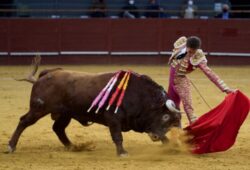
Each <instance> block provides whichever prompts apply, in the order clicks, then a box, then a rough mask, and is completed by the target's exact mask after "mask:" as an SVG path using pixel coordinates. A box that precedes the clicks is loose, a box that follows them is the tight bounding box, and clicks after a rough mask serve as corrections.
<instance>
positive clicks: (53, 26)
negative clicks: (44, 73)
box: [0, 18, 250, 65]
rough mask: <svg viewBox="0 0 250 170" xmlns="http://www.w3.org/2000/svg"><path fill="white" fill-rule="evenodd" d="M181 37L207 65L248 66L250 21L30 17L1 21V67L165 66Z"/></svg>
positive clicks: (249, 57)
mask: <svg viewBox="0 0 250 170" xmlns="http://www.w3.org/2000/svg"><path fill="white" fill-rule="evenodd" d="M183 35H185V36H191V35H197V36H199V37H201V39H202V49H203V51H204V52H205V53H206V54H207V56H208V57H209V62H210V64H225V65H228V64H229V65H231V64H234V65H235V64H250V43H249V42H250V20H241V19H232V20H220V19H208V20H200V19H191V20H184V19H31V18H25V19H1V20H0V64H2V65H3V64H28V63H30V57H33V56H34V55H35V54H41V55H42V57H43V62H44V63H46V64H116V63H118V64H165V63H167V60H168V57H169V55H170V54H171V50H172V48H173V45H172V44H173V42H174V41H175V40H176V39H177V38H178V37H180V36H183Z"/></svg>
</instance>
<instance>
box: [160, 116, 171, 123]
mask: <svg viewBox="0 0 250 170" xmlns="http://www.w3.org/2000/svg"><path fill="white" fill-rule="evenodd" d="M169 119H170V116H169V115H168V114H165V115H163V116H162V121H163V122H167V121H168V120H169Z"/></svg>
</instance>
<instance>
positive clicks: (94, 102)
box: [87, 71, 120, 112]
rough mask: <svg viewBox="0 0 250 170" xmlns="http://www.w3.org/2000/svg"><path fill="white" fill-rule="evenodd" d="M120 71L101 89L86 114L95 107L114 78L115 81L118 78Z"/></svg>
mask: <svg viewBox="0 0 250 170" xmlns="http://www.w3.org/2000/svg"><path fill="white" fill-rule="evenodd" d="M119 74H120V71H119V72H117V73H116V74H115V75H114V76H113V77H112V78H111V79H110V80H109V82H108V83H107V85H106V86H105V87H104V88H103V89H102V91H101V92H100V93H99V94H98V96H97V97H96V98H95V100H94V101H93V102H92V104H91V106H90V108H89V109H88V111H87V112H90V111H91V109H92V108H93V107H94V106H96V105H97V103H98V102H99V100H100V99H101V98H102V96H103V94H104V93H105V92H106V90H107V89H108V88H109V86H110V85H111V84H112V82H113V81H114V80H115V78H116V79H117V77H118V76H119Z"/></svg>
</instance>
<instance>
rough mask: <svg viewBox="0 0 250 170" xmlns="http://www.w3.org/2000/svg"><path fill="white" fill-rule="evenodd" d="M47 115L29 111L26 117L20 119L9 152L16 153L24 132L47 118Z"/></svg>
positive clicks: (10, 142)
mask: <svg viewBox="0 0 250 170" xmlns="http://www.w3.org/2000/svg"><path fill="white" fill-rule="evenodd" d="M46 114H47V113H40V112H32V111H29V112H28V113H26V114H25V115H23V116H22V117H21V118H20V121H19V124H18V126H17V128H16V130H15V132H14V133H13V135H12V137H11V139H10V141H9V148H8V149H9V152H10V153H11V152H14V151H15V149H16V145H17V142H18V140H19V137H20V135H21V134H22V132H23V131H24V130H25V129H26V128H27V127H28V126H30V125H33V124H34V123H35V122H36V121H38V120H39V119H40V118H42V117H43V116H45V115H46Z"/></svg>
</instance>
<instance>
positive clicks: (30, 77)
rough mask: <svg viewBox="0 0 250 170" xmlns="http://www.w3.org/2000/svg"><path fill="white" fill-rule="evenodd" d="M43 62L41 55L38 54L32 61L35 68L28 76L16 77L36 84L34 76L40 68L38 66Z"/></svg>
mask: <svg viewBox="0 0 250 170" xmlns="http://www.w3.org/2000/svg"><path fill="white" fill-rule="evenodd" d="M40 63H41V56H40V55H36V57H35V58H34V59H33V61H32V65H33V70H32V71H31V72H30V74H29V75H28V76H27V77H26V78H22V79H15V80H17V81H27V82H30V83H32V84H34V83H35V82H36V78H35V77H34V76H35V74H36V72H37V70H38V66H39V65H40Z"/></svg>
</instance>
